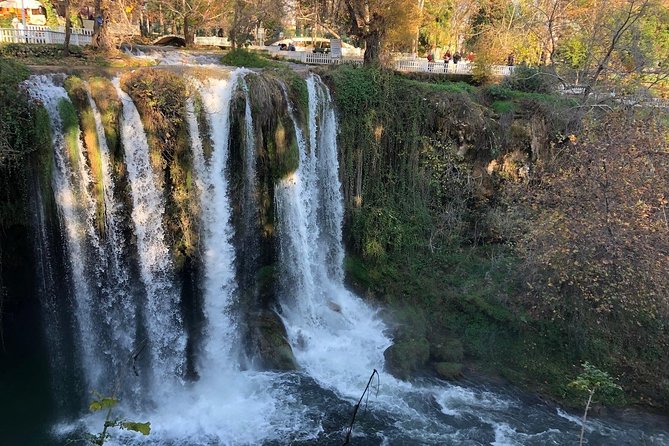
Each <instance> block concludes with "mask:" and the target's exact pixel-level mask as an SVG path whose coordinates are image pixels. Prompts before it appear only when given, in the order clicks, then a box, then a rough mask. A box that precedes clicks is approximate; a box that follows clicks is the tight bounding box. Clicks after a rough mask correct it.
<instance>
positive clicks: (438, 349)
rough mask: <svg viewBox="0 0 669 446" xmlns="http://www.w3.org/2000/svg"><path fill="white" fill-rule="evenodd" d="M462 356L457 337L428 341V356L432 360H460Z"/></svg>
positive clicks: (462, 351)
mask: <svg viewBox="0 0 669 446" xmlns="http://www.w3.org/2000/svg"><path fill="white" fill-rule="evenodd" d="M463 356H464V348H463V346H462V342H460V341H459V340H457V339H445V340H443V341H441V342H436V343H435V342H432V343H430V358H431V359H432V360H434V361H438V362H442V361H446V362H460V361H462V359H463Z"/></svg>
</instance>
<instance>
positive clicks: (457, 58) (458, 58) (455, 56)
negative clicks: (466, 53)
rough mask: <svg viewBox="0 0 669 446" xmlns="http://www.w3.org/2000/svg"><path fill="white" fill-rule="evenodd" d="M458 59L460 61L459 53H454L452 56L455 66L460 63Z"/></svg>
mask: <svg viewBox="0 0 669 446" xmlns="http://www.w3.org/2000/svg"><path fill="white" fill-rule="evenodd" d="M460 59H462V56H461V55H460V52H459V51H456V52H455V54H453V63H454V64H456V65H457V64H458V62H460Z"/></svg>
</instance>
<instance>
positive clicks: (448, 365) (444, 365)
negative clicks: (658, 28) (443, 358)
mask: <svg viewBox="0 0 669 446" xmlns="http://www.w3.org/2000/svg"><path fill="white" fill-rule="evenodd" d="M434 370H435V372H437V376H439V378H442V379H456V378H459V377H460V376H462V364H460V363H459V362H437V363H435V364H434Z"/></svg>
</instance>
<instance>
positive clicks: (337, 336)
mask: <svg viewBox="0 0 669 446" xmlns="http://www.w3.org/2000/svg"><path fill="white" fill-rule="evenodd" d="M308 91H309V110H310V113H309V116H310V120H309V141H310V144H309V147H308V146H307V144H306V141H305V140H304V138H303V136H302V132H301V130H300V128H299V125H298V123H297V121H296V119H295V116H294V113H293V112H292V111H290V115H291V118H292V119H293V122H294V123H295V133H296V134H297V139H298V146H299V149H300V166H299V168H298V170H297V172H295V174H294V175H292V176H291V177H289V178H286V179H284V180H281V182H280V184H278V185H277V190H276V207H277V214H278V220H279V221H278V226H279V229H278V231H279V239H280V260H281V264H282V267H283V269H284V281H283V288H282V290H281V295H282V308H283V310H284V312H283V314H284V322H285V325H286V329H287V331H288V335H289V337H290V341H291V344H292V346H293V350H294V353H295V356H296V358H297V360H298V362H299V363H300V365H301V366H302V367H303V368H304V369H305V370H306V371H307V372H308V374H309V375H311V376H312V377H313V378H315V379H316V380H317V381H318V382H319V383H321V384H322V385H325V386H327V387H329V388H332V389H335V390H336V391H338V392H341V393H342V394H343V395H346V396H348V397H353V396H354V395H356V394H359V393H360V391H361V389H363V388H364V384H365V382H366V380H367V378H368V377H369V375H370V373H371V371H372V370H373V369H375V368H376V369H379V370H381V369H382V368H383V363H384V358H383V352H384V350H385V349H386V348H387V347H388V346H389V345H390V340H389V339H388V338H387V337H386V336H385V335H384V334H383V333H384V330H385V326H384V324H383V323H382V322H381V320H380V319H379V318H378V317H377V316H376V313H375V311H374V310H373V309H372V308H370V307H368V306H367V305H366V304H365V303H364V302H362V301H361V299H360V298H358V297H357V296H355V295H353V294H352V293H350V292H349V291H348V290H346V288H345V287H344V285H343V271H342V267H343V266H342V263H343V247H342V239H341V221H342V217H343V212H342V197H341V191H340V189H341V186H340V183H339V174H338V162H337V145H336V132H337V127H336V120H335V116H334V110H333V108H332V100H331V98H330V96H329V94H328V93H327V89H326V88H325V86H324V85H323V84H322V82H321V81H320V79H319V78H318V77H317V76H314V75H312V76H310V77H309V79H308Z"/></svg>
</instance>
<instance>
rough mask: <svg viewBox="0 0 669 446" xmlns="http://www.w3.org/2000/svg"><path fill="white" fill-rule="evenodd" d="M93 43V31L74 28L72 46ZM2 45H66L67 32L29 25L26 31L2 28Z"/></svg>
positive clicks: (0, 34) (0, 40)
mask: <svg viewBox="0 0 669 446" xmlns="http://www.w3.org/2000/svg"><path fill="white" fill-rule="evenodd" d="M92 41H93V30H92V29H84V28H72V35H71V36H70V43H71V44H72V45H82V46H83V45H90V44H91V42H92ZM0 43H30V44H35V43H60V44H63V43H65V30H64V29H63V28H62V27H61V28H58V29H51V28H48V27H46V26H32V25H29V26H27V27H26V28H25V29H15V28H0Z"/></svg>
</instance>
